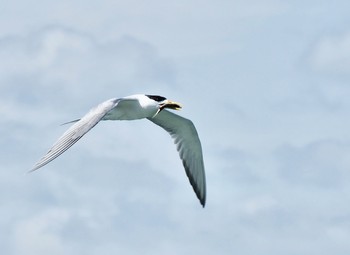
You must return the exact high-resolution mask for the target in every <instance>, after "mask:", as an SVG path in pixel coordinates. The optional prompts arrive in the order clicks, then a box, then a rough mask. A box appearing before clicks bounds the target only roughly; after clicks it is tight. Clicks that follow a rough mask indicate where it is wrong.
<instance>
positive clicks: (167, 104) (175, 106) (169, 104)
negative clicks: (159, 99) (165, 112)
mask: <svg viewBox="0 0 350 255" xmlns="http://www.w3.org/2000/svg"><path fill="white" fill-rule="evenodd" d="M164 108H169V109H172V110H181V108H182V106H181V104H180V103H177V102H173V101H170V100H165V101H164V104H163V105H162V109H164Z"/></svg>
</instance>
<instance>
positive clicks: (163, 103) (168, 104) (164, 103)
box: [146, 95, 182, 113]
mask: <svg viewBox="0 0 350 255" xmlns="http://www.w3.org/2000/svg"><path fill="white" fill-rule="evenodd" d="M146 96H147V97H149V98H150V99H152V100H154V101H156V102H157V103H158V105H159V110H158V112H157V113H159V112H160V111H161V110H163V109H165V108H168V109H172V110H181V108H182V106H181V104H179V103H177V102H174V101H171V100H168V99H166V98H165V97H162V96H156V95H146Z"/></svg>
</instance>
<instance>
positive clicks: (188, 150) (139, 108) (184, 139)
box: [31, 94, 206, 207]
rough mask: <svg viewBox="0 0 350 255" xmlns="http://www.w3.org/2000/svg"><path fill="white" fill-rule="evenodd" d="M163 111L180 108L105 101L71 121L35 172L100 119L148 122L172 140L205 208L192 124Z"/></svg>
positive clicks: (148, 100) (157, 101)
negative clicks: (143, 120)
mask: <svg viewBox="0 0 350 255" xmlns="http://www.w3.org/2000/svg"><path fill="white" fill-rule="evenodd" d="M165 108H169V109H173V110H178V109H181V105H180V104H178V103H175V102H172V101H170V100H167V99H166V98H165V97H162V96H155V95H143V94H137V95H131V96H127V97H123V98H113V99H109V100H107V101H105V102H103V103H101V104H99V105H98V106H97V107H95V108H93V109H92V110H90V111H89V112H88V113H87V114H86V115H85V116H83V117H82V118H81V119H79V120H75V121H72V122H75V123H74V124H73V125H72V126H71V127H70V128H69V129H68V130H67V131H66V132H65V133H64V134H63V135H62V136H61V137H60V138H59V139H58V140H57V142H56V143H55V144H54V145H53V146H52V148H51V149H50V150H49V151H48V152H47V154H46V155H45V156H44V157H43V158H41V159H40V160H39V162H38V163H36V164H35V166H34V168H33V169H32V170H31V171H35V170H37V169H39V168H41V167H43V166H44V165H46V164H47V163H49V162H50V161H52V160H54V159H55V158H57V157H58V156H59V155H61V154H62V153H63V152H65V151H66V150H67V149H69V148H70V147H71V146H72V145H73V144H74V143H76V142H77V141H78V140H79V139H80V138H81V137H82V136H84V135H85V134H86V133H87V132H88V131H89V130H90V129H91V128H93V127H94V126H95V125H96V124H97V123H98V122H100V121H101V120H136V119H144V118H147V119H148V120H150V121H152V122H153V123H155V124H156V125H158V126H160V127H162V128H163V129H165V130H166V131H167V132H168V133H169V134H170V135H171V136H172V137H173V139H174V142H175V144H176V146H177V150H178V151H179V154H180V158H181V159H182V162H183V165H184V168H185V170H186V174H187V176H188V178H189V180H190V183H191V185H192V187H193V189H194V191H195V193H196V195H197V197H198V199H199V200H200V202H201V204H202V205H203V207H204V205H205V200H206V182H205V173H204V163H203V156H202V148H201V144H200V140H199V137H198V134H197V131H196V128H195V126H194V125H193V123H192V122H191V121H190V120H188V119H185V118H183V117H181V116H179V115H176V114H174V113H171V112H169V111H167V110H165Z"/></svg>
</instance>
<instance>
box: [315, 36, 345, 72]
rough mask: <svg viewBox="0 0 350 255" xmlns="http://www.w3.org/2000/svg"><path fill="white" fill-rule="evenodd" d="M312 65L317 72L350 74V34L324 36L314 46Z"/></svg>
mask: <svg viewBox="0 0 350 255" xmlns="http://www.w3.org/2000/svg"><path fill="white" fill-rule="evenodd" d="M310 64H311V67H312V68H313V69H314V70H315V71H319V72H325V73H335V74H349V73H350V33H343V34H339V35H328V36H323V37H322V38H321V39H319V40H318V41H317V43H316V44H315V45H314V46H313V49H312V52H311V55H310Z"/></svg>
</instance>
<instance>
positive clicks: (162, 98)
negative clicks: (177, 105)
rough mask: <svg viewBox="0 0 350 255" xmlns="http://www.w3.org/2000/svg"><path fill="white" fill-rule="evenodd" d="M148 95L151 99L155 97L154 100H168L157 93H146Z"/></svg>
mask: <svg viewBox="0 0 350 255" xmlns="http://www.w3.org/2000/svg"><path fill="white" fill-rule="evenodd" d="M146 96H147V97H149V98H150V99H153V100H154V101H157V102H162V101H164V100H166V98H165V97H162V96H157V95H146Z"/></svg>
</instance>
